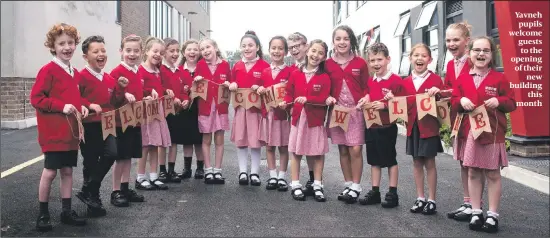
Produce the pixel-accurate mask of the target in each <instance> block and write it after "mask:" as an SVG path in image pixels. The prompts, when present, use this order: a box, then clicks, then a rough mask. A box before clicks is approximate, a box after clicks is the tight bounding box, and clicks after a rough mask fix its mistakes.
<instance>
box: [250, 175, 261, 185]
mask: <svg viewBox="0 0 550 238" xmlns="http://www.w3.org/2000/svg"><path fill="white" fill-rule="evenodd" d="M253 178H254V179H253ZM250 185H252V186H260V185H262V181H261V180H260V176H259V175H258V174H251V175H250Z"/></svg>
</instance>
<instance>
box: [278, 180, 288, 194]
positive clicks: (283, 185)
mask: <svg viewBox="0 0 550 238" xmlns="http://www.w3.org/2000/svg"><path fill="white" fill-rule="evenodd" d="M277 191H279V192H286V191H288V183H287V182H286V180H284V179H279V180H278V182H277Z"/></svg>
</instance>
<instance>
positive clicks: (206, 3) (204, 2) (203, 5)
mask: <svg viewBox="0 0 550 238" xmlns="http://www.w3.org/2000/svg"><path fill="white" fill-rule="evenodd" d="M199 5H201V7H202V9H204V11H205V12H206V14H208V1H199Z"/></svg>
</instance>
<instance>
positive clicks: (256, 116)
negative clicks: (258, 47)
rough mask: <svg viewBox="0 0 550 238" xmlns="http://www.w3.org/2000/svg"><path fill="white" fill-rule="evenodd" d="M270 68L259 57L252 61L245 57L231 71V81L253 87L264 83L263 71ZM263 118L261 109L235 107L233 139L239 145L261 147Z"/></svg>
mask: <svg viewBox="0 0 550 238" xmlns="http://www.w3.org/2000/svg"><path fill="white" fill-rule="evenodd" d="M266 68H269V64H268V63H267V62H266V61H264V60H262V59H259V58H256V59H255V60H252V61H250V62H248V61H246V60H245V59H243V60H241V61H239V62H237V63H236V64H235V66H233V70H232V71H231V76H232V77H231V83H237V85H238V87H239V88H251V87H252V85H258V86H260V85H262V83H261V76H262V71H263V70H264V69H266ZM261 119H262V115H261V109H258V108H255V107H251V108H250V109H245V108H244V107H242V106H239V107H237V108H235V116H234V119H233V128H232V130H231V141H232V142H233V143H235V145H236V146H237V147H250V148H260V147H262V143H261V142H260V140H259V137H258V129H259V128H260V121H261Z"/></svg>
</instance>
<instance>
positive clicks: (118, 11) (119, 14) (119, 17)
mask: <svg viewBox="0 0 550 238" xmlns="http://www.w3.org/2000/svg"><path fill="white" fill-rule="evenodd" d="M121 22H122V3H121V2H120V0H118V1H116V23H121Z"/></svg>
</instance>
